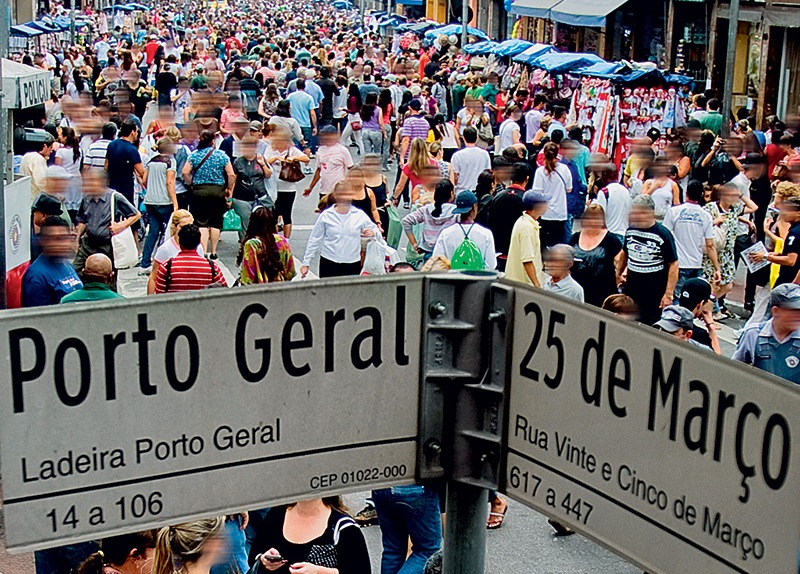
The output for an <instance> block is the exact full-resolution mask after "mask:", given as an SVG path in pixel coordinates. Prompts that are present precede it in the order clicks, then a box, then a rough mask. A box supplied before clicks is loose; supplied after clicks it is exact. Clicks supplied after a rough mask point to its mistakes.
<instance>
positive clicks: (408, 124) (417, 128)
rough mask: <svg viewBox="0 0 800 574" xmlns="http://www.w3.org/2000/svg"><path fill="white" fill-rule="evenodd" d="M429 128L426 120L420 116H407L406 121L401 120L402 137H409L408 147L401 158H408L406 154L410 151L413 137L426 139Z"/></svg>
mask: <svg viewBox="0 0 800 574" xmlns="http://www.w3.org/2000/svg"><path fill="white" fill-rule="evenodd" d="M430 129H431V126H430V124H429V123H428V120H426V119H425V118H424V117H422V116H408V117H407V118H406V121H404V122H403V137H407V138H409V142H408V149H407V150H406V155H405V157H404V158H403V159H408V154H410V153H411V142H412V141H413V140H414V139H415V138H420V139H422V140H423V141H425V140H427V139H428V131H429V130H430Z"/></svg>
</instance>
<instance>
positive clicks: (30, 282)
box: [18, 0, 800, 574]
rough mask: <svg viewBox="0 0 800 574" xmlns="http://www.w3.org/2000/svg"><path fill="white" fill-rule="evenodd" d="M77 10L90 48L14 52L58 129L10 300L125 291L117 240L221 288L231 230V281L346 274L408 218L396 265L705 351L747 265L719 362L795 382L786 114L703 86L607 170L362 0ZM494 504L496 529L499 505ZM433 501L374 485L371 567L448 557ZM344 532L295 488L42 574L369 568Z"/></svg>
mask: <svg viewBox="0 0 800 574" xmlns="http://www.w3.org/2000/svg"><path fill="white" fill-rule="evenodd" d="M245 7H246V8H247V9H244V8H245ZM58 9H60V8H58V7H56V8H54V10H58ZM187 13H188V14H189V15H190V18H189V21H188V22H183V17H184V16H183V15H184V14H187ZM85 15H86V16H87V17H88V18H90V19H92V21H93V31H94V34H93V36H92V37H90V36H87V37H86V38H85V39H83V40H82V41H81V42H80V43H78V44H76V45H74V46H67V47H62V48H60V49H58V50H53V51H52V52H44V53H31V54H27V53H26V54H20V55H18V57H19V58H20V59H21V60H22V61H23V62H24V63H27V64H29V65H32V66H34V67H38V68H42V69H44V70H48V71H49V72H50V73H51V75H52V84H53V94H52V97H51V99H50V100H49V101H48V102H47V104H46V105H45V106H44V110H43V112H42V117H41V122H40V125H38V126H36V127H42V128H44V129H45V130H46V131H47V132H48V133H49V134H50V135H48V136H47V137H44V138H41V142H39V143H36V144H32V149H30V151H28V152H27V153H26V154H25V155H24V156H23V157H22V160H21V163H20V172H21V173H22V174H24V175H29V176H30V178H31V211H32V242H31V260H32V263H31V265H30V267H29V268H28V270H27V271H26V273H25V276H24V278H23V289H22V305H23V306H24V307H35V306H43V305H52V304H58V303H73V302H80V301H95V300H106V299H116V298H120V297H121V296H120V295H119V294H118V293H117V287H116V278H117V273H116V272H117V267H119V266H120V261H121V258H122V255H123V254H125V255H127V256H128V257H130V256H131V255H132V256H133V259H134V261H135V264H136V265H137V266H138V267H139V268H140V273H141V274H143V275H146V276H147V278H148V287H147V292H148V294H153V295H157V294H162V293H174V292H183V291H193V290H199V289H205V288H209V287H223V288H224V287H234V285H228V283H229V281H228V280H226V278H225V275H224V273H223V270H222V268H221V266H220V265H219V261H218V259H219V256H218V251H217V249H218V245H219V241H220V236H221V232H222V230H223V229H233V230H236V231H238V240H239V251H238V255H237V257H236V262H235V263H236V266H237V267H238V277H236V281H235V283H236V285H242V286H247V285H252V284H264V283H273V282H281V281H291V280H293V279H295V278H302V277H306V276H307V275H308V273H309V272H310V270H311V269H312V267H315V266H316V265H318V273H319V276H320V277H323V278H325V277H336V276H356V275H359V274H361V273H362V269H363V268H364V260H365V252H366V251H367V250H368V248H369V246H370V245H371V244H373V243H375V242H378V243H381V244H383V243H384V241H385V240H384V238H386V239H387V240H388V239H389V235H390V233H389V231H390V229H391V228H392V226H395V228H397V227H398V226H399V228H401V229H402V232H403V233H404V234H405V236H406V237H407V245H406V247H405V261H403V262H400V263H396V264H395V265H394V266H393V267H392V268H391V271H396V272H413V271H418V270H422V271H426V270H447V269H454V270H474V271H478V270H482V271H486V270H489V271H497V272H499V273H502V274H504V276H505V277H506V278H508V279H510V280H513V281H517V282H520V283H523V284H527V285H530V286H533V287H535V288H540V289H543V290H545V291H549V292H551V293H553V294H555V295H559V296H561V297H565V298H569V299H572V300H574V301H577V302H580V303H583V304H587V305H593V306H595V307H598V308H604V309H606V310H609V311H612V312H614V313H616V314H618V315H619V316H620V317H623V318H626V319H631V320H638V321H640V322H641V323H643V324H645V325H652V326H653V327H655V328H657V329H660V330H661V331H664V332H666V333H669V334H670V335H673V336H675V337H676V338H678V339H681V340H685V341H687V344H692V345H694V346H696V347H699V348H704V349H706V350H707V351H708V352H714V353H717V354H720V353H721V352H722V350H721V345H720V341H719V337H718V335H717V331H718V329H719V323H720V322H724V321H727V320H729V319H731V318H733V317H734V312H735V311H734V306H733V305H731V304H730V302H729V301H728V299H729V296H730V294H731V292H732V288H733V286H734V282H735V280H736V279H737V277H744V281H745V289H744V301H743V307H742V309H740V310H739V311H738V313H739V314H741V315H743V316H744V317H745V318H748V323H747V324H746V325H745V327H744V328H743V329H742V330H741V333H740V335H741V337H740V342H739V347H738V349H737V351H736V352H735V354H734V355H733V358H734V359H737V360H740V361H743V362H746V363H750V364H753V365H755V366H756V367H758V368H761V369H764V370H766V371H769V372H772V373H774V374H777V375H778V376H781V377H784V378H786V379H788V380H790V381H794V382H796V383H800V367H799V366H798V364H800V361H799V360H797V358H798V357H800V285H798V284H800V260H798V254H800V153H799V152H800V129H798V128H800V125H787V124H785V123H783V122H781V121H780V120H779V119H777V118H770V121H769V123H768V125H767V126H764V128H765V129H763V130H761V129H758V127H757V126H756V123H755V121H754V120H753V119H752V118H749V117H748V115H749V113H748V110H739V113H737V118H736V119H735V121H734V118H723V117H722V115H721V114H720V108H721V104H720V100H719V95H718V94H717V93H716V92H715V91H714V90H707V91H705V92H702V93H697V94H695V95H688V94H687V97H688V98H689V99H688V100H687V105H686V109H687V110H688V114H689V115H688V117H687V122H686V125H685V127H682V128H679V129H676V130H669V132H668V133H662V132H660V131H659V130H658V129H655V128H653V129H651V130H650V131H649V132H648V133H647V136H646V137H644V138H641V139H638V140H635V141H634V142H632V145H631V149H630V152H629V153H628V155H627V158H626V160H625V162H624V165H623V166H618V165H617V164H616V163H614V161H612V159H611V158H609V157H606V156H602V155H599V154H592V153H591V152H590V151H589V148H588V147H587V141H586V139H585V138H586V136H587V134H586V132H585V130H584V129H582V128H581V127H580V126H571V125H569V124H568V121H567V117H568V115H567V112H568V110H567V109H565V108H564V107H563V106H562V105H560V102H551V101H549V100H548V98H547V97H545V96H544V95H542V94H533V95H532V94H529V93H528V92H527V91H526V90H524V89H516V90H513V89H512V90H508V89H503V88H501V87H500V86H499V78H498V76H497V75H496V74H493V73H489V74H486V75H484V74H482V73H481V72H480V70H474V69H472V68H469V67H467V66H465V58H466V56H465V54H464V53H463V52H461V51H460V50H458V49H457V48H454V47H453V46H449V45H445V44H443V43H442V42H440V41H439V40H438V39H437V41H436V42H434V44H433V45H432V46H427V45H425V44H424V43H422V42H420V43H417V44H414V43H411V44H404V45H401V44H400V43H399V41H398V37H397V36H396V37H395V38H394V39H392V38H384V37H382V36H381V35H380V34H379V33H378V31H377V30H375V29H370V28H369V27H367V26H366V25H365V24H364V22H363V21H362V19H361V17H360V16H359V14H358V13H357V12H349V11H338V10H334V9H333V8H332V7H330V6H329V5H327V4H322V3H304V2H300V1H299V0H287V1H285V2H274V1H270V0H252V1H250V2H249V3H246V6H238V5H237V6H232V5H228V4H226V3H222V2H220V3H217V4H215V7H213V8H210V9H208V7H207V6H206V7H205V8H203V7H201V5H200V4H192V3H190V6H189V9H188V10H187V9H186V8H185V7H184V6H183V3H181V4H178V3H176V2H169V1H167V2H163V3H161V4H159V5H155V6H153V8H152V9H151V10H149V11H146V12H138V13H135V14H131V13H127V12H115V13H114V12H112V13H108V12H98V13H93V12H92V11H91V9H89V8H87V9H86V10H85ZM682 94H683V92H682ZM729 132H730V135H728V133H729ZM309 177H310V179H307V178H309ZM304 180H305V181H307V182H308V184H307V186H306V187H305V188H304V189H302V190H300V189H299V185H300V184H301V183H302V182H303V181H304ZM298 191H302V193H303V195H305V196H309V195H311V194H312V193H316V194H317V196H315V197H316V198H318V207H317V212H318V215H317V216H316V222H315V223H314V225H313V229H312V231H311V235H310V238H309V240H308V242H307V245H306V246H305V250H304V253H299V252H297V251H296V250H294V249H293V243H292V226H293V215H294V213H295V212H296V210H297V209H298V207H297V206H296V205H295V199H296V196H297V193H298ZM231 221H232V222H233V226H232V227H229V224H230V222H231ZM395 243H396V242H395ZM393 247H398V245H397V244H395V245H394V246H393ZM131 251H132V252H133V253H131ZM317 260H318V261H319V263H318V264H317ZM741 267H744V268H746V270H745V271H744V273H742V272H741V271H738V272H739V273H740V274H739V275H737V270H738V269H739V268H741ZM792 358H794V359H792ZM409 505H410V506H412V507H414V508H418V509H424V510H420V512H424V513H425V519H424V520H411V518H410V517H409V516H408V513H407V512H405V511H404V510H403V508H406V507H408V506H409ZM491 505H492V508H491V514H490V518H489V522H488V524H487V527H488V528H498V527H500V526H502V524H503V521H504V519H505V513H506V510H507V503H506V501H505V499H504V498H503V497H502V496H499V495H496V494H494V495H493V496H492V502H491ZM439 509H440V505H439V493H438V492H437V489H436V488H432V487H431V486H430V485H418V486H414V487H398V488H393V489H388V490H382V491H376V492H375V493H374V495H373V503H372V504H371V506H369V507H367V508H366V509H364V510H363V511H362V512H361V513H359V515H358V521H359V523H361V524H368V523H372V522H380V524H381V528H382V535H383V543H384V556H383V564H382V572H383V574H397V573H398V572H402V573H403V574H415V573H421V572H422V571H423V569H424V568H425V564H426V562H427V561H428V559H429V558H430V557H431V556H432V555H433V554H434V553H435V552H436V551H437V550H438V548H439V547H440V546H441V542H442V539H441V521H440V518H439ZM356 524H357V523H356V522H355V521H354V520H353V519H352V518H350V517H349V514H348V513H347V511H346V510H345V509H344V508H343V507H342V506H341V501H340V500H338V499H321V500H315V501H303V502H298V503H297V504H294V505H290V506H288V507H281V508H279V509H272V510H271V511H269V512H264V511H257V512H256V511H254V512H250V513H249V514H245V515H236V516H229V517H227V518H220V519H216V520H206V521H201V522H196V523H191V524H184V525H178V526H171V527H168V528H165V529H162V530H161V531H159V532H149V533H141V534H138V535H128V536H122V537H116V538H114V539H109V540H105V541H103V543H102V552H95V553H92V552H93V550H94V549H96V545H92V544H88V545H84V546H83V550H85V552H83V553H82V554H81V553H80V552H76V553H73V554H70V553H65V552H63V551H60V550H59V549H56V550H54V551H52V552H51V551H48V552H43V553H40V554H39V555H38V556H37V571H38V572H39V574H55V573H61V572H69V571H70V570H69V569H70V568H73V567H75V566H77V564H76V563H74V561H73V562H70V564H69V566H64V565H63V564H60V563H59V561H62V562H63V561H64V556H67V555H70V556H73V555H75V556H77V555H79V554H81V559H85V558H87V556H88V560H87V561H86V563H85V564H84V565H83V566H82V567H81V568H82V570H81V572H83V573H85V574H86V573H95V572H128V571H136V572H149V571H150V570H147V569H143V568H144V567H143V566H142V564H145V563H148V564H151V566H150V567H151V568H152V572H154V573H155V574H173V572H180V573H181V574H195V573H201V572H202V573H203V574H205V573H206V572H209V569H211V571H214V572H216V570H214V568H215V567H214V564H215V563H216V562H219V561H222V562H224V563H225V564H226V565H227V566H226V567H229V568H232V569H233V571H237V570H238V571H239V572H245V571H247V570H250V571H253V572H256V571H259V570H258V569H259V568H262V569H266V570H267V571H282V572H286V571H290V572H292V573H293V574H307V573H312V572H313V573H320V572H325V573H328V572H332V571H333V569H338V571H339V572H342V574H345V573H351V572H354V573H355V572H359V573H360V572H368V571H369V557H368V555H367V552H366V547H365V545H364V540H363V536H362V535H361V533H360V531H359V530H358V529H357V528H351V527H352V526H355V525H356ZM553 527H554V528H555V530H556V532H557V533H558V534H569V533H571V531H569V529H567V528H566V527H564V526H562V525H559V524H557V523H553ZM244 533H247V535H246V536H245V534H244ZM409 537H410V538H411V541H412V548H411V553H410V554H408V552H407V550H408V548H407V546H408V545H407V540H408V538H409ZM223 538H226V539H228V549H227V550H224V549H223V548H222V545H221V544H219V543H218V542H219V541H221V540H222V539H223ZM232 540H233V541H234V542H233V543H231V541H232ZM237 541H238V542H237ZM331 549H332V550H331ZM226 552H227V554H225V553H226ZM48 553H49V554H48ZM223 554H225V555H226V556H228V558H224V559H223V558H220V556H222V555H223ZM153 555H154V556H155V558H154V559H153ZM53 557H55V558H53ZM215 561H216V562H215ZM131 565H133V566H131ZM132 567H133V568H137V569H135V570H132V569H131V568H132Z"/></svg>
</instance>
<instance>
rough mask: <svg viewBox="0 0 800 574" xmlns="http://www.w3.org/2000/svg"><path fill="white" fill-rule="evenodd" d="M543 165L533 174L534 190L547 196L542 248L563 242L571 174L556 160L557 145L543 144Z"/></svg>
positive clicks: (542, 223)
mask: <svg viewBox="0 0 800 574" xmlns="http://www.w3.org/2000/svg"><path fill="white" fill-rule="evenodd" d="M543 151H544V166H543V167H542V168H540V169H537V170H536V173H535V174H534V176H533V187H532V189H534V190H535V191H538V192H539V193H541V194H543V195H544V196H545V197H547V211H546V212H545V214H544V215H543V216H542V219H541V222H540V223H541V226H542V248H544V249H546V248H548V247H552V246H553V245H557V244H559V243H563V242H564V240H565V238H564V235H565V232H566V225H567V194H568V193H571V192H572V175H571V174H570V171H569V169H568V168H567V167H566V166H564V165H561V164H560V163H559V161H558V146H557V145H556V144H554V143H552V142H551V143H548V144H545V146H544V148H543Z"/></svg>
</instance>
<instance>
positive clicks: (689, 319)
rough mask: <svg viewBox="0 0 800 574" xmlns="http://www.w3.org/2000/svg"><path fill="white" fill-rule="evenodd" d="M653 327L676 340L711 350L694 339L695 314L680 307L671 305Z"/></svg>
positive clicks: (662, 312) (665, 308)
mask: <svg viewBox="0 0 800 574" xmlns="http://www.w3.org/2000/svg"><path fill="white" fill-rule="evenodd" d="M653 326H654V327H655V328H656V329H658V330H659V331H663V332H665V333H669V334H670V335H672V336H673V337H675V338H676V339H680V340H681V341H686V342H687V343H689V344H690V345H693V346H695V347H698V348H700V349H706V350H709V351H710V350H711V349H710V348H709V347H708V346H706V345H703V344H701V343H698V342H697V341H695V340H694V339H692V331H693V330H694V314H693V313H692V312H691V311H689V310H688V309H684V308H683V307H679V306H678V305H669V306H667V307H664V309H663V310H662V311H661V318H660V319H659V320H658V321H656V322H655V323H654V324H653Z"/></svg>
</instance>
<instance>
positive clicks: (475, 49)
mask: <svg viewBox="0 0 800 574" xmlns="http://www.w3.org/2000/svg"><path fill="white" fill-rule="evenodd" d="M497 46H498V43H497V42H493V41H492V40H484V41H482V42H475V43H474V44H467V45H466V46H464V52H466V53H467V54H469V55H470V56H475V55H486V54H491V53H492V50H493V49H494V48H496V47H497Z"/></svg>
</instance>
